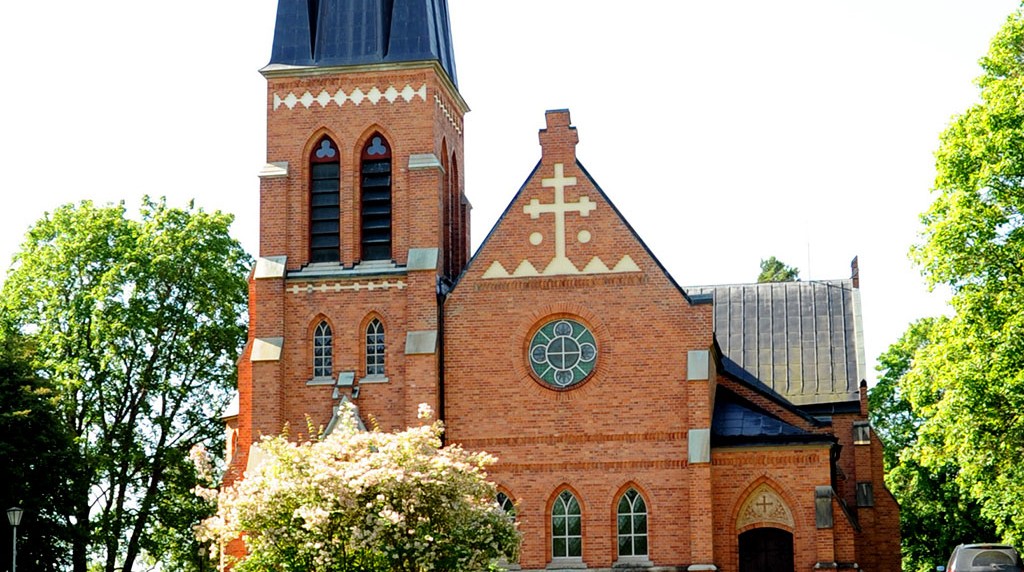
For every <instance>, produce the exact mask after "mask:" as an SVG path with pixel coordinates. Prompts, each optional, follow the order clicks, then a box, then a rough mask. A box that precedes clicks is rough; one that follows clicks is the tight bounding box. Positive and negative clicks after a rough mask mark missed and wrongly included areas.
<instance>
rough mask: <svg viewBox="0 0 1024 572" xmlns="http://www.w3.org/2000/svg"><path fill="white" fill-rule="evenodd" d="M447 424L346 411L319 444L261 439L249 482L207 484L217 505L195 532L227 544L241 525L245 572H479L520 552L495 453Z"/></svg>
mask: <svg viewBox="0 0 1024 572" xmlns="http://www.w3.org/2000/svg"><path fill="white" fill-rule="evenodd" d="M420 407H421V409H420V411H421V418H426V417H427V416H429V410H426V406H420ZM442 430H443V428H442V425H441V423H440V422H434V423H433V424H432V425H425V426H422V427H416V428H411V429H408V430H406V431H403V432H400V433H383V432H380V431H369V432H368V431H359V430H358V429H357V428H356V424H355V421H354V415H352V414H351V410H349V415H345V416H344V420H343V421H342V422H341V423H339V424H338V425H337V426H336V427H335V429H334V431H333V432H332V433H331V434H330V435H328V436H327V437H325V438H323V439H321V440H318V441H307V442H303V443H294V442H292V441H289V440H288V438H287V437H286V436H281V437H276V438H272V439H265V440H264V441H262V442H261V443H259V444H258V446H257V448H258V450H254V451H253V452H252V453H250V455H256V458H261V459H262V461H261V462H260V463H258V464H257V466H256V467H250V470H249V471H247V473H246V477H245V479H244V480H242V481H240V482H237V483H235V484H234V485H232V486H229V487H227V488H225V489H224V490H222V491H221V492H220V493H219V494H218V493H216V492H215V491H212V490H209V491H207V496H208V498H215V499H216V501H217V504H218V510H217V514H216V516H214V517H212V518H210V519H208V520H207V521H206V522H205V523H204V524H203V526H202V527H201V528H200V535H201V536H202V537H203V538H204V539H208V540H211V541H214V542H215V543H216V545H218V546H224V545H226V543H228V542H230V541H232V540H234V539H237V538H238V537H239V536H240V535H241V534H242V533H243V532H244V534H245V537H246V544H247V547H248V550H249V552H248V554H247V555H246V557H245V558H244V559H242V560H241V561H240V562H238V563H236V564H235V565H234V568H233V569H234V570H236V571H238V572H285V571H295V572H300V571H301V572H321V571H323V572H326V571H331V570H347V571H354V572H427V571H451V572H455V571H459V572H462V571H466V572H473V571H480V570H489V569H493V568H494V565H495V564H496V562H497V561H498V560H499V559H501V558H505V559H507V560H508V561H512V560H514V559H515V557H516V554H517V551H518V547H519V531H518V530H517V529H516V525H515V523H514V522H513V521H512V519H511V518H510V517H509V515H507V514H506V513H505V512H504V511H503V510H502V509H501V508H500V507H499V506H498V504H497V502H496V500H495V495H496V493H497V490H496V488H495V486H494V485H493V484H492V483H490V482H489V481H487V478H486V477H487V475H486V473H485V472H484V468H485V467H486V466H487V465H489V464H491V463H493V462H494V458H493V457H491V456H489V455H487V454H486V453H470V452H467V451H464V450H463V449H461V448H459V447H458V446H451V445H449V446H447V447H442V446H441V433H442Z"/></svg>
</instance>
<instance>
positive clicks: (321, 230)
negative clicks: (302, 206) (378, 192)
mask: <svg viewBox="0 0 1024 572" xmlns="http://www.w3.org/2000/svg"><path fill="white" fill-rule="evenodd" d="M340 157H341V154H340V153H339V152H338V146H337V145H335V144H334V141H332V140H331V138H330V137H327V136H324V137H322V138H321V139H320V141H319V142H318V143H317V144H316V146H315V147H314V148H313V152H312V153H311V154H310V157H309V260H310V262H338V261H340V260H341V184H340V182H341V161H340Z"/></svg>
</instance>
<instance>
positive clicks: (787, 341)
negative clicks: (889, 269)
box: [686, 280, 860, 405]
mask: <svg viewBox="0 0 1024 572" xmlns="http://www.w3.org/2000/svg"><path fill="white" fill-rule="evenodd" d="M686 291H687V292H688V293H690V294H691V295H692V294H711V295H712V296H713V297H714V324H715V337H716V339H717V340H718V343H719V347H720V348H721V350H722V353H723V354H725V355H726V356H728V357H729V358H730V359H731V360H732V361H733V362H735V363H736V364H737V365H739V366H740V367H741V368H743V369H744V370H746V371H747V372H749V373H750V374H752V375H753V376H754V377H756V378H757V379H758V380H760V381H761V382H763V383H764V384H765V385H767V386H768V387H770V388H772V389H773V390H774V391H775V392H777V393H779V394H780V395H782V396H783V397H785V398H786V399H788V400H789V401H791V402H792V403H794V404H797V405H806V404H813V403H831V402H841V401H850V400H856V399H858V398H859V389H858V388H859V385H860V379H859V378H858V373H857V335H856V331H857V328H858V325H857V324H856V320H857V319H858V318H857V312H856V309H855V307H854V304H855V301H854V287H853V281H852V280H823V281H822V280H815V281H806V282H776V283H765V284H730V285H722V286H695V287H690V288H686Z"/></svg>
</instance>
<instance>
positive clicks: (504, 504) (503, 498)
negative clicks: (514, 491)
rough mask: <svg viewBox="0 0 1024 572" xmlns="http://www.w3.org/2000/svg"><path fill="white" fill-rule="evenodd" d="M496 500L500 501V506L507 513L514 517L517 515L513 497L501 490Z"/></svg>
mask: <svg viewBox="0 0 1024 572" xmlns="http://www.w3.org/2000/svg"><path fill="white" fill-rule="evenodd" d="M495 500H496V501H498V507H499V508H501V510H503V511H505V514H507V515H508V516H509V517H512V518H514V517H515V516H516V505H515V503H514V502H512V498H511V497H509V496H508V495H507V494H505V493H503V492H500V491H499V492H498V494H497V496H495Z"/></svg>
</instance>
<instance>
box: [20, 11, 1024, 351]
mask: <svg viewBox="0 0 1024 572" xmlns="http://www.w3.org/2000/svg"><path fill="white" fill-rule="evenodd" d="M1017 6H1019V3H1018V2H1017V1H1016V0H842V1H840V0H777V1H775V2H764V1H763V0H761V1H757V0H733V1H725V0H719V1H689V0H686V1H684V0H632V1H630V2H612V1H611V0H516V1H515V2H495V1H489V0H450V11H451V18H452V22H451V24H452V34H453V37H454V45H455V52H456V65H457V68H458V75H459V87H460V89H461V91H462V94H463V96H464V97H465V99H466V101H467V102H468V103H469V105H470V107H471V108H472V111H471V112H470V113H469V114H468V115H467V118H466V157H465V167H464V168H465V173H466V179H467V181H466V190H467V193H468V195H469V197H470V200H471V201H472V203H473V206H474V210H473V215H472V216H473V237H474V244H475V245H477V244H479V243H480V241H482V240H483V238H484V237H485V236H486V234H487V232H488V231H489V230H490V228H491V226H492V225H493V224H494V222H495V221H496V219H497V217H498V216H499V215H500V214H501V212H502V210H503V209H504V208H505V206H506V205H507V204H508V202H509V201H510V200H511V199H512V197H513V195H514V193H515V192H516V190H517V189H518V188H519V186H520V185H521V184H522V182H523V181H524V180H525V178H526V176H527V175H528V174H529V173H530V170H531V169H532V168H533V166H534V165H535V163H536V162H537V160H538V159H539V155H540V147H539V145H538V143H537V130H538V129H539V128H541V127H542V126H543V124H544V111H545V110H546V109H557V108H569V109H570V111H571V113H572V120H573V124H574V125H576V126H577V128H578V130H579V135H580V144H579V147H578V157H579V158H580V160H581V161H582V163H583V164H584V165H585V166H586V167H587V169H588V170H589V171H590V173H591V175H593V176H594V178H595V179H596V181H597V182H598V184H600V185H601V187H602V189H603V190H604V191H605V192H606V193H607V194H608V196H609V197H610V198H611V200H612V201H613V202H614V203H615V204H616V206H617V207H618V208H619V210H620V211H621V212H622V213H623V215H624V216H625V217H626V218H627V220H629V222H630V223H631V224H632V225H633V227H634V228H635V229H636V230H637V232H638V233H639V234H640V236H641V237H642V238H643V239H644V241H645V242H646V243H647V244H648V246H649V247H650V248H651V249H652V250H653V252H654V253H655V255H657V256H658V258H659V259H660V260H661V262H662V263H663V264H664V265H665V266H666V267H667V268H668V270H669V271H670V272H671V273H672V274H673V276H674V277H675V279H676V281H677V282H679V283H680V284H684V285H686V284H711V283H729V282H750V281H753V280H754V279H755V278H756V276H757V273H758V263H759V262H760V260H761V259H762V258H767V257H769V256H777V257H778V258H780V259H781V260H783V261H785V262H787V263H789V264H791V265H794V266H797V267H799V268H800V270H801V277H802V278H803V279H824V278H844V277H847V276H848V275H849V263H850V260H851V259H852V258H853V257H854V256H855V255H859V256H860V267H861V287H862V297H863V307H864V318H865V329H866V343H867V351H868V357H869V359H870V360H872V362H873V360H874V358H875V357H877V356H878V354H879V353H881V352H882V351H883V350H884V349H885V348H886V347H887V346H888V344H890V343H892V342H893V341H895V340H896V339H897V338H898V337H899V335H900V334H901V333H902V332H903V330H904V329H905V327H906V325H907V323H908V322H910V321H911V320H913V319H916V318H918V317H921V316H925V315H934V314H937V313H940V312H942V311H944V308H945V306H944V300H943V296H941V295H938V294H928V293H927V291H926V289H925V287H924V285H923V282H922V280H921V279H920V277H919V275H918V273H917V271H916V269H914V268H913V267H912V266H911V264H910V262H909V261H908V259H907V256H906V255H907V251H908V249H909V246H910V245H911V244H912V243H913V241H914V240H915V237H916V235H917V232H918V231H919V229H920V226H919V223H918V218H917V215H918V214H919V213H920V212H922V211H923V210H924V209H925V208H926V207H927V205H928V204H929V202H930V200H931V197H930V194H929V189H930V187H931V183H932V179H933V176H934V170H933V168H934V165H933V158H932V153H933V151H934V150H935V148H936V146H937V144H938V134H939V132H940V131H941V130H942V129H943V128H944V126H945V125H946V124H947V123H948V121H949V119H950V117H951V116H952V115H954V114H956V113H960V112H962V111H963V110H965V109H966V108H967V107H968V106H969V105H970V104H971V103H973V102H974V101H976V100H977V90H976V88H975V87H974V85H973V83H972V80H973V79H974V78H975V77H976V76H978V75H979V73H980V68H978V66H977V60H978V58H980V57H981V56H982V55H983V54H984V53H985V52H986V50H987V46H988V42H989V39H990V38H991V36H992V35H993V34H994V33H995V32H996V31H997V30H998V29H999V27H1000V25H1001V24H1002V23H1003V21H1004V20H1005V18H1006V16H1007V15H1009V14H1010V13H1011V12H1012V11H1013V10H1014V9H1016V8H1017ZM275 7H276V1H275V0H177V1H175V2H140V1H138V0H93V1H90V2H81V1H73V0H53V1H49V2H4V3H2V4H0V53H2V54H4V60H5V62H4V74H3V88H2V89H0V159H2V160H3V163H4V165H5V166H4V169H3V170H4V176H3V178H2V179H0V185H2V187H0V188H2V194H0V196H3V197H4V199H5V201H4V203H3V206H0V268H5V267H6V266H7V261H8V260H10V257H11V255H12V254H13V253H14V252H15V250H16V249H17V248H18V245H19V244H20V242H21V240H22V237H23V236H24V232H25V231H26V230H27V228H28V227H29V226H30V225H31V224H32V223H33V222H34V221H36V220H37V219H38V218H39V217H40V216H41V215H42V214H43V212H45V211H47V210H51V209H53V208H54V207H56V206H57V205H60V204H63V203H66V202H72V201H78V200H82V199H92V200H95V201H98V202H109V201H119V200H124V201H126V203H127V205H128V207H129V208H130V209H136V208H137V207H138V204H139V197H141V196H142V195H143V194H146V193H148V194H150V195H153V196H160V195H166V196H167V197H168V198H169V200H170V201H171V203H172V204H175V205H184V204H185V203H186V202H187V201H188V200H189V199H191V198H195V199H196V202H197V204H198V205H200V206H202V207H204V208H206V209H210V210H212V209H221V210H226V211H229V212H232V213H234V214H235V215H236V216H237V220H236V223H235V225H234V227H233V231H234V234H235V236H236V237H237V238H238V239H240V240H241V241H242V243H243V245H244V246H245V247H246V248H247V249H248V250H249V251H250V252H252V253H253V254H256V253H257V251H258V244H257V228H258V226H257V225H258V204H257V203H258V189H259V185H258V179H257V177H256V173H257V171H258V170H259V168H260V167H261V166H262V165H263V163H264V162H265V160H266V159H267V158H266V157H265V125H266V118H265V114H266V100H265V97H266V91H265V90H266V85H265V81H264V80H263V77H262V76H261V75H260V74H259V73H257V70H258V69H259V68H261V67H262V66H263V65H265V64H266V63H267V60H268V58H269V55H270V45H271V39H272V35H273V24H274V10H275Z"/></svg>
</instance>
